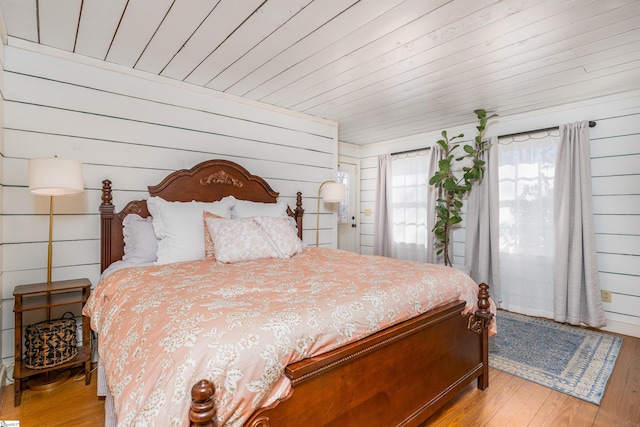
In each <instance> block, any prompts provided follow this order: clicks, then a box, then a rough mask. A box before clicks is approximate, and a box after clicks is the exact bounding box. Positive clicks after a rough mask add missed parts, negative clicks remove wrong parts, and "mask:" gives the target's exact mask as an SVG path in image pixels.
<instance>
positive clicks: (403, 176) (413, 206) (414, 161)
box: [391, 150, 433, 262]
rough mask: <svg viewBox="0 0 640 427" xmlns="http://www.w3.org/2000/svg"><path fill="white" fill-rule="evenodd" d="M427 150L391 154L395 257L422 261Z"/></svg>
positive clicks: (423, 253) (427, 230)
mask: <svg viewBox="0 0 640 427" xmlns="http://www.w3.org/2000/svg"><path fill="white" fill-rule="evenodd" d="M430 156H431V152H430V150H421V151H417V152H412V153H408V154H400V155H394V156H393V160H392V164H391V177H392V194H391V201H392V208H393V212H392V218H393V245H394V254H395V257H396V258H402V259H407V260H413V261H423V262H424V261H426V258H427V251H426V247H425V244H426V242H427V233H430V232H431V227H430V226H429V224H427V192H428V189H429V178H430V177H431V175H432V174H433V172H431V171H429V170H428V169H429V161H430Z"/></svg>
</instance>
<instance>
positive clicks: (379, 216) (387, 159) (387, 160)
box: [373, 154, 393, 257]
mask: <svg viewBox="0 0 640 427" xmlns="http://www.w3.org/2000/svg"><path fill="white" fill-rule="evenodd" d="M391 210H392V208H391V155H390V154H381V155H379V156H378V180H377V183H376V208H375V211H374V212H375V213H374V231H373V254H374V255H382V256H388V257H392V256H393V234H392V232H393V223H392V222H391Z"/></svg>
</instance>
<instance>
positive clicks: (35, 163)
mask: <svg viewBox="0 0 640 427" xmlns="http://www.w3.org/2000/svg"><path fill="white" fill-rule="evenodd" d="M29 191H30V192H31V193H32V194H36V195H39V196H63V195H67V194H77V193H82V192H83V191H84V179H83V177H82V163H80V162H79V161H77V160H70V159H61V158H59V157H52V158H45V159H31V160H29Z"/></svg>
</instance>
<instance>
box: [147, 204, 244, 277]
mask: <svg viewBox="0 0 640 427" xmlns="http://www.w3.org/2000/svg"><path fill="white" fill-rule="evenodd" d="M232 202H233V201H232V200H231V199H229V198H228V197H225V198H224V199H222V200H219V201H217V202H211V203H208V202H195V201H192V202H168V201H166V200H164V199H162V198H160V197H149V199H148V200H147V207H148V208H149V213H150V214H151V216H152V217H153V228H154V230H155V234H156V237H157V238H158V259H157V261H156V264H168V263H172V262H179V261H192V260H201V259H204V258H205V251H204V238H205V236H204V224H203V221H202V212H203V211H208V212H212V213H214V214H216V215H218V216H221V217H223V218H230V217H231V206H232Z"/></svg>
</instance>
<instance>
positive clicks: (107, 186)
mask: <svg viewBox="0 0 640 427" xmlns="http://www.w3.org/2000/svg"><path fill="white" fill-rule="evenodd" d="M112 200H113V199H112V197H111V181H110V180H108V179H105V180H104V181H102V203H101V204H100V206H113V203H111V201H112Z"/></svg>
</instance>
